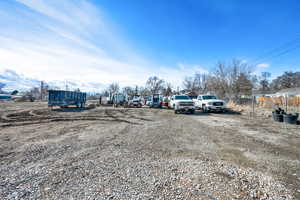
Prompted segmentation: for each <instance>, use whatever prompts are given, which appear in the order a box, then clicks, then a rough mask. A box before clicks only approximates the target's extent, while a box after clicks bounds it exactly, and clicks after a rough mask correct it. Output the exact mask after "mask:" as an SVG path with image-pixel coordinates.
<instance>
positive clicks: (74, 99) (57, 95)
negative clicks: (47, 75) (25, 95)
mask: <svg viewBox="0 0 300 200" xmlns="http://www.w3.org/2000/svg"><path fill="white" fill-rule="evenodd" d="M48 92H49V97H48V106H49V107H53V106H60V107H62V108H63V107H68V106H70V105H74V106H77V107H78V108H79V107H80V108H82V107H84V106H85V102H86V93H83V92H72V91H64V90H49V91H48Z"/></svg>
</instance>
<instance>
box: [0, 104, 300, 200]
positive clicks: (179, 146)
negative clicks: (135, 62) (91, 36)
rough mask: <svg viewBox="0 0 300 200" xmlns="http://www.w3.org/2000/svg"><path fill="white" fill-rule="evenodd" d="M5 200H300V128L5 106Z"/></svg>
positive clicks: (245, 120) (260, 120) (167, 114)
mask: <svg viewBox="0 0 300 200" xmlns="http://www.w3.org/2000/svg"><path fill="white" fill-rule="evenodd" d="M0 116H1V118H0V163H1V165H0V199H203V200H206V199H208V200H209V199H213V200H215V199H220V200H227V199H266V200H267V199H268V200H271V199H272V200H273V199H274V200H275V199H276V200H281V199H282V200H283V199H286V200H288V199H300V150H299V147H300V126H292V125H290V126H285V125H283V124H279V123H274V122H272V121H271V119H270V118H266V117H261V116H257V117H255V118H249V117H248V116H247V115H239V114H234V113H227V114H211V113H209V114H205V113H202V112H197V113H196V114H195V115H184V114H179V115H175V114H174V112H173V111H172V110H167V109H162V110H159V109H149V108H141V109H138V108H136V109H124V108H110V107H97V108H95V109H86V110H77V109H65V110H50V109H48V108H46V104H44V103H38V102H36V103H29V102H28V103H12V102H6V103H0Z"/></svg>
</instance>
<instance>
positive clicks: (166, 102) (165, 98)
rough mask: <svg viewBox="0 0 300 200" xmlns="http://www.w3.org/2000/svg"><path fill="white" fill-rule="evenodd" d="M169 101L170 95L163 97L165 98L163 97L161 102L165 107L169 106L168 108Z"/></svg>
mask: <svg viewBox="0 0 300 200" xmlns="http://www.w3.org/2000/svg"><path fill="white" fill-rule="evenodd" d="M169 101H170V100H169V98H168V97H163V99H162V103H161V104H162V106H163V107H167V108H168V107H169Z"/></svg>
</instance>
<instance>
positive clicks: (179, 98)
mask: <svg viewBox="0 0 300 200" xmlns="http://www.w3.org/2000/svg"><path fill="white" fill-rule="evenodd" d="M169 107H170V108H173V109H174V112H175V114H177V113H179V112H189V113H191V114H194V113H195V103H194V102H193V100H192V99H190V97H188V96H187V95H174V96H172V97H171V101H170V103H169Z"/></svg>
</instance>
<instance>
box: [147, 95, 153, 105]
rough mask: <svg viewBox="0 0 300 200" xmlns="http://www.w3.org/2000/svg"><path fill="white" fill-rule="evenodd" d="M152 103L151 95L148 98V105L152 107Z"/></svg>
mask: <svg viewBox="0 0 300 200" xmlns="http://www.w3.org/2000/svg"><path fill="white" fill-rule="evenodd" d="M151 105H152V98H150V97H149V98H148V99H147V100H146V106H149V107H151Z"/></svg>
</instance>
